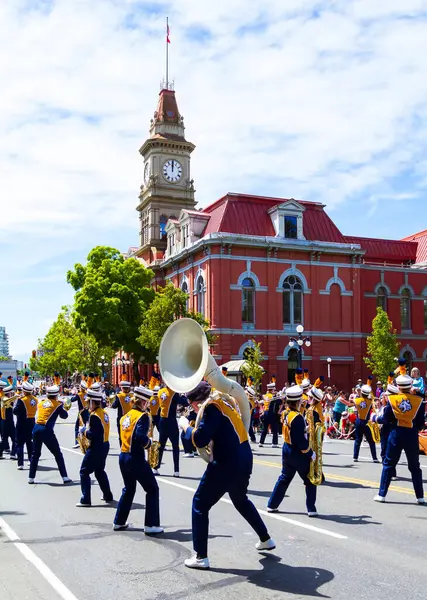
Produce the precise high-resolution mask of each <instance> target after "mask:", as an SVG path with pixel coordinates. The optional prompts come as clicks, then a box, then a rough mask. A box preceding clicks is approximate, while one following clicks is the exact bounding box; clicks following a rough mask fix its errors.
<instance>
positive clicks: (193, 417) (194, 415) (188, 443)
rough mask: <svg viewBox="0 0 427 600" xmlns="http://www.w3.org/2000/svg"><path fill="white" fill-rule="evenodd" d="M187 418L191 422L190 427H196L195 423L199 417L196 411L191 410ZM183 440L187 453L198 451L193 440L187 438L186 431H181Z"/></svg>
mask: <svg viewBox="0 0 427 600" xmlns="http://www.w3.org/2000/svg"><path fill="white" fill-rule="evenodd" d="M187 419H188V421H189V423H190V427H194V425H195V423H196V419H197V413H196V411H195V410H190V412H189V413H188V415H187ZM181 442H182V446H183V448H184V452H185V453H186V454H194V453H195V452H197V449H196V447H195V446H194V445H193V442H192V441H191V440H189V439H187V437H186V435H185V431H181Z"/></svg>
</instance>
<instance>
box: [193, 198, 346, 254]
mask: <svg viewBox="0 0 427 600" xmlns="http://www.w3.org/2000/svg"><path fill="white" fill-rule="evenodd" d="M290 200H291V199H290V198H269V197H264V196H250V195H243V194H231V193H229V194H227V195H226V196H224V197H223V198H220V199H219V200H217V201H216V202H214V203H213V204H211V205H210V206H208V207H207V208H205V209H204V212H205V213H208V214H210V215H211V218H210V221H209V223H208V225H207V227H206V230H205V232H204V233H205V235H206V234H208V233H217V232H221V231H223V232H227V233H238V234H243V235H255V236H271V237H274V236H275V231H274V227H273V223H272V221H271V217H270V215H269V213H268V211H269V209H270V208H272V207H274V206H277V205H278V204H284V203H286V202H289V201H290ZM295 201H296V202H298V203H299V204H301V205H302V206H303V207H304V209H305V211H304V218H303V232H304V236H305V238H306V239H307V240H313V241H314V240H316V241H321V242H338V243H342V244H344V243H346V240H345V238H344V236H343V235H342V233H341V232H340V230H339V229H338V227H337V226H336V225H335V224H334V222H333V221H332V220H331V219H330V218H329V216H328V215H327V214H326V212H325V211H324V210H323V209H324V206H323V205H322V204H318V203H316V202H307V201H306V200H295Z"/></svg>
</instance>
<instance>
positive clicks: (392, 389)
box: [385, 383, 399, 396]
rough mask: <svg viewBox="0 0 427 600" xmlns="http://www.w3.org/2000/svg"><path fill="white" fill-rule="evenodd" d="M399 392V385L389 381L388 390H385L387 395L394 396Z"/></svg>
mask: <svg viewBox="0 0 427 600" xmlns="http://www.w3.org/2000/svg"><path fill="white" fill-rule="evenodd" d="M398 393H399V388H398V387H397V385H393V384H392V383H389V384H388V385H387V390H386V392H385V394H386V395H387V396H394V395H395V394H398Z"/></svg>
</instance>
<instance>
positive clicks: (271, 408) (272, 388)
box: [258, 375, 282, 448]
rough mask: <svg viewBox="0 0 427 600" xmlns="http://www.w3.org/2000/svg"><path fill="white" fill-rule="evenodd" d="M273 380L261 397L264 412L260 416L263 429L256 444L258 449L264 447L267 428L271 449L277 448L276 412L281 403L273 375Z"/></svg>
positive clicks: (277, 422)
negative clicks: (270, 438)
mask: <svg viewBox="0 0 427 600" xmlns="http://www.w3.org/2000/svg"><path fill="white" fill-rule="evenodd" d="M273 378H274V381H272V382H271V383H269V384H267V393H266V394H264V396H263V397H262V398H263V401H264V412H263V416H262V423H263V429H262V433H261V437H260V440H259V444H258V446H259V447H260V448H263V447H264V443H265V438H266V437H267V433H268V428H270V429H271V433H272V435H273V440H272V442H273V443H272V448H278V447H279V421H278V412H279V407H280V405H281V403H282V401H281V399H280V398H279V397H278V395H277V393H276V381H275V380H276V378H275V377H274V375H273V376H272V379H273Z"/></svg>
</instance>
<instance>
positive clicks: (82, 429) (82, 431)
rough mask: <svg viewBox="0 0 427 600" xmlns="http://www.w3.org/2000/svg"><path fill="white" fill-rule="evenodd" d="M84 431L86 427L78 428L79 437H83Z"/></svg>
mask: <svg viewBox="0 0 427 600" xmlns="http://www.w3.org/2000/svg"><path fill="white" fill-rule="evenodd" d="M85 431H86V425H83V427H80V428H79V433H80V435H84V433H85Z"/></svg>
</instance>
